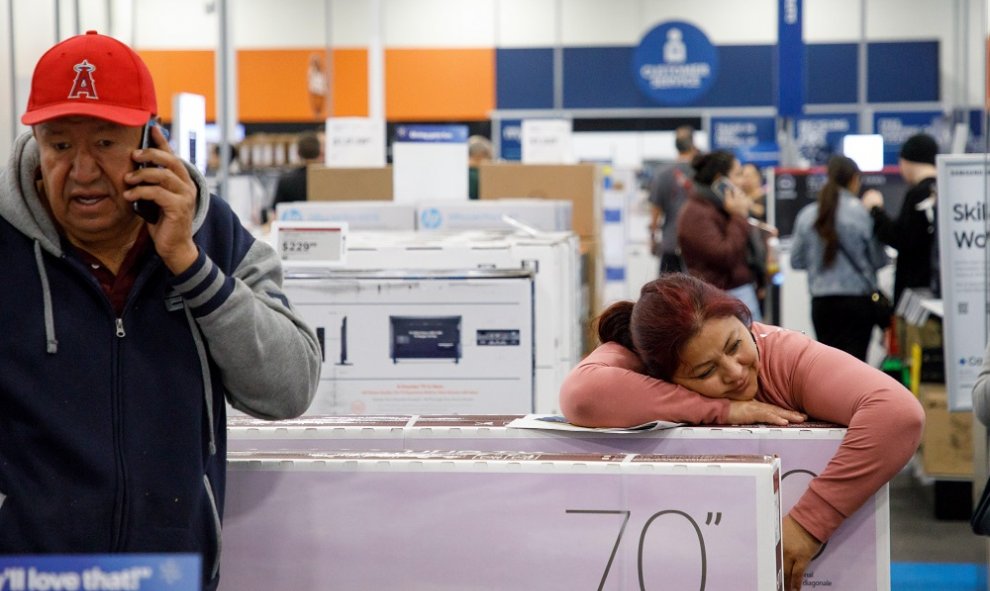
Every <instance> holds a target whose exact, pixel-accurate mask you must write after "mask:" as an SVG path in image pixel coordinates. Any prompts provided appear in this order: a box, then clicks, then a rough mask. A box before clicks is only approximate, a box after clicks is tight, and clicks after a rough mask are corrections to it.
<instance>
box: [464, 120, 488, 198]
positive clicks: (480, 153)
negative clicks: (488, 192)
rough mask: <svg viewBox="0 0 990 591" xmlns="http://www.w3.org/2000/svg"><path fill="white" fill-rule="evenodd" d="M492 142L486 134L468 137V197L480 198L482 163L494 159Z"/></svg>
mask: <svg viewBox="0 0 990 591" xmlns="http://www.w3.org/2000/svg"><path fill="white" fill-rule="evenodd" d="M493 157H494V150H493V148H492V142H491V140H489V139H488V138H486V137H485V136H481V135H472V136H471V137H469V138H468V199H478V197H479V192H478V191H479V188H478V175H479V169H480V168H481V165H482V164H487V163H489V162H491V161H492V158H493Z"/></svg>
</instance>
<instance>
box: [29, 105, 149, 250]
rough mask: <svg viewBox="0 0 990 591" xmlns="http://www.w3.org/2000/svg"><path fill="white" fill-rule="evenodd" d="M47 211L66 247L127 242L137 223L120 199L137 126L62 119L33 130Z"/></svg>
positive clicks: (138, 136) (137, 139)
mask: <svg viewBox="0 0 990 591" xmlns="http://www.w3.org/2000/svg"><path fill="white" fill-rule="evenodd" d="M34 137H35V139H36V140H37V142H38V147H39V149H40V151H41V176H42V180H43V181H44V185H45V194H46V195H47V199H48V205H49V209H50V210H51V213H52V216H54V218H55V220H56V221H57V222H58V223H59V225H61V227H62V229H63V230H64V231H65V233H66V235H67V237H68V238H69V240H70V242H72V243H73V244H76V245H80V246H86V245H93V244H100V243H106V242H108V241H109V242H111V243H112V242H113V241H115V240H120V239H123V238H124V237H130V236H131V234H132V232H133V231H134V230H135V229H136V228H137V227H138V226H140V224H141V220H140V218H138V217H137V216H136V215H135V214H134V211H133V209H132V206H131V204H130V203H129V202H128V201H126V200H125V199H124V198H123V192H124V191H125V190H126V189H127V188H128V187H129V185H127V183H125V182H124V175H125V174H127V173H128V172H130V171H131V170H133V169H134V161H133V160H132V159H131V153H132V152H133V151H134V150H135V149H136V148H137V147H138V144H140V142H141V128H140V127H125V126H123V125H118V124H116V123H110V122H109V121H104V120H102V119H95V118H92V117H64V118H60V119H53V120H51V121H47V122H45V123H40V124H38V125H36V126H35V127H34Z"/></svg>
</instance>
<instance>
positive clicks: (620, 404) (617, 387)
mask: <svg viewBox="0 0 990 591" xmlns="http://www.w3.org/2000/svg"><path fill="white" fill-rule="evenodd" d="M598 335H599V339H600V340H601V345H599V346H598V348H596V349H595V350H594V351H592V353H591V354H590V355H588V357H586V358H585V359H584V360H583V361H582V362H581V363H580V364H579V365H578V366H577V367H575V368H574V369H573V370H571V373H570V374H569V375H568V376H567V378H566V379H565V380H564V383H563V384H562V386H561V390H560V408H561V411H562V412H563V413H564V416H565V417H566V418H567V420H568V421H569V422H571V423H573V424H576V425H582V426H587V427H632V426H635V425H641V424H643V423H646V422H649V421H655V420H665V421H674V422H683V423H692V424H750V423H769V424H772V425H787V424H789V423H801V422H803V421H804V420H805V419H806V418H807V417H808V416H811V417H814V418H815V419H817V420H821V421H828V422H832V423H836V424H840V425H846V426H847V427H848V430H847V431H846V436H845V438H844V439H843V442H842V444H841V445H840V447H839V449H838V451H837V452H836V454H835V456H834V457H833V458H832V460H831V461H830V462H829V464H828V465H827V466H826V468H825V470H824V471H823V472H822V473H821V474H820V475H818V476H817V477H816V478H815V479H814V480H813V481H812V482H811V484H810V486H809V487H808V489H807V490H806V491H805V493H804V494H803V495H802V497H801V498H800V499H799V500H798V502H797V503H796V504H795V505H794V507H793V508H791V510H790V511H789V512H788V514H787V515H786V516H785V518H784V520H783V530H782V531H783V540H784V573H785V579H786V581H787V586H786V588H787V589H788V590H797V589H801V583H802V580H803V573H804V570H805V568H806V567H807V565H808V563H809V562H810V561H811V559H812V557H813V556H814V555H815V554H816V553H817V551H818V549H819V548H820V547H821V545H822V543H824V542H825V541H826V540H828V538H829V537H830V536H831V535H832V533H833V532H834V531H835V529H836V528H838V526H839V525H840V524H841V523H842V521H843V520H844V519H845V517H846V516H848V515H852V514H853V513H855V512H856V510H857V509H859V507H860V506H862V505H863V503H865V502H866V501H867V499H869V498H871V497H872V496H873V494H874V493H876V492H877V490H879V489H880V487H881V486H883V485H884V483H886V482H887V481H889V480H890V479H891V478H893V476H894V475H896V474H897V473H898V472H899V471H900V469H901V468H902V467H903V466H904V465H905V464H907V462H908V461H909V460H910V459H911V457H912V456H913V455H914V452H915V450H916V449H917V447H918V442H919V441H920V439H921V431H922V428H923V426H924V413H923V411H922V409H921V405H920V404H919V403H918V401H917V399H915V397H914V396H913V395H912V394H911V393H910V392H909V391H908V390H907V389H905V388H904V386H903V385H901V384H900V383H899V382H897V381H896V380H894V379H893V378H891V377H890V376H888V375H886V374H884V373H883V372H881V371H879V370H878V369H876V368H873V367H870V366H869V365H867V364H865V363H863V362H861V361H859V360H857V359H854V358H852V357H850V356H849V355H847V354H845V353H843V352H841V351H839V350H837V349H834V348H832V347H828V346H825V345H823V344H821V343H818V342H816V341H814V340H813V339H810V338H808V337H807V336H805V335H803V334H801V333H799V332H794V331H789V330H784V329H782V328H778V327H776V326H770V325H766V324H761V323H758V322H753V321H752V316H751V314H750V311H749V309H748V308H747V307H746V305H745V304H743V303H742V302H741V301H739V300H738V299H736V298H734V297H732V296H730V295H729V294H727V293H726V292H724V291H722V290H720V289H718V288H716V287H714V286H712V285H710V284H708V283H705V282H704V281H701V280H700V279H697V278H695V277H692V276H690V275H686V274H683V273H671V274H666V275H662V276H661V277H660V278H659V279H657V280H655V281H652V282H650V283H647V284H646V285H644V286H643V289H642V291H641V292H640V297H639V300H637V301H636V302H635V303H633V302H619V303H616V304H613V305H612V306H611V307H610V308H608V309H607V310H605V312H604V313H603V314H602V316H601V317H600V318H599V322H598Z"/></svg>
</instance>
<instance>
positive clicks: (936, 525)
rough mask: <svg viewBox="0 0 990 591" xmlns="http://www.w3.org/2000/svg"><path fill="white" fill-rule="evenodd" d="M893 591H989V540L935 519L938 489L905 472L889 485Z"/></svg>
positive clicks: (961, 526) (961, 525) (959, 524)
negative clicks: (987, 561) (936, 491)
mask: <svg viewBox="0 0 990 591" xmlns="http://www.w3.org/2000/svg"><path fill="white" fill-rule="evenodd" d="M890 538H891V540H890V545H891V548H890V559H891V563H892V564H891V589H892V591H922V590H924V591H987V563H986V560H987V538H982V537H979V536H975V535H973V533H972V532H971V531H970V529H969V522H968V521H946V520H939V519H936V518H935V490H934V484H932V483H925V482H922V481H920V480H919V479H918V478H916V477H915V476H913V475H912V474H911V473H910V471H908V470H904V471H902V472H901V474H899V475H898V476H897V477H895V478H894V480H893V481H892V482H891V485H890Z"/></svg>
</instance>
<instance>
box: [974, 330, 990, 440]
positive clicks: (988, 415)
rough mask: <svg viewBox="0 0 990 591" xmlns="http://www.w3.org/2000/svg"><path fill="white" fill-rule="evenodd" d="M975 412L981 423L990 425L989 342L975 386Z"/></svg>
mask: <svg viewBox="0 0 990 591" xmlns="http://www.w3.org/2000/svg"><path fill="white" fill-rule="evenodd" d="M973 414H974V415H976V418H977V419H979V421H980V422H981V423H983V424H984V425H987V426H990V343H987V350H986V352H985V353H984V354H983V367H981V368H980V375H978V376H977V377H976V384H975V385H974V386H973Z"/></svg>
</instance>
